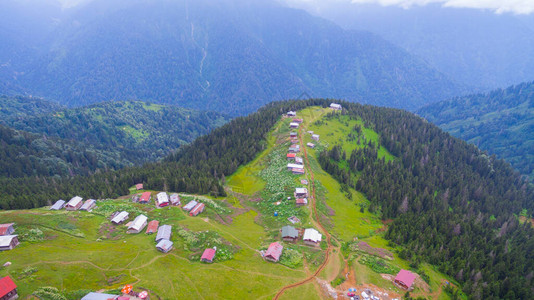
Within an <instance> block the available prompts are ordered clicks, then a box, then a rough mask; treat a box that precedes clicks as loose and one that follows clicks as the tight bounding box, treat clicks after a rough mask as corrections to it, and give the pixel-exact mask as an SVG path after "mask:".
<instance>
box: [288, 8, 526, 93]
mask: <svg viewBox="0 0 534 300" xmlns="http://www.w3.org/2000/svg"><path fill="white" fill-rule="evenodd" d="M285 1H287V2H293V4H294V5H296V6H297V7H303V6H306V5H307V3H308V1H291V0H285ZM354 2H361V1H354ZM427 2H431V1H427ZM436 2H437V1H436ZM307 9H308V10H309V11H310V12H312V13H313V14H316V15H318V16H321V17H324V18H327V19H329V20H332V21H333V22H336V23H338V24H340V25H341V26H343V27H344V28H348V29H354V30H367V31H370V32H373V33H376V34H378V35H380V36H381V37H383V38H385V39H386V40H388V41H390V42H392V43H394V44H395V45H399V46H401V47H402V48H404V49H406V51H408V52H409V53H411V54H413V55H416V56H418V57H420V58H422V59H424V60H425V61H426V62H428V63H429V64H430V65H432V66H433V67H435V68H436V69H437V70H439V71H440V72H443V73H444V74H447V75H448V76H450V77H451V78H455V79H456V80H458V81H460V82H463V83H465V84H468V85H471V86H476V87H481V88H484V89H486V90H490V89H495V88H498V87H499V88H502V87H506V86H509V85H512V84H516V83H518V82H523V81H530V80H532V78H534V59H533V57H532V55H531V53H533V52H534V27H533V26H532V24H534V16H533V15H532V14H530V15H520V14H513V13H495V12H494V11H492V10H489V9H487V10H482V9H473V8H459V7H444V6H443V5H442V4H441V3H425V5H411V6H410V7H409V8H405V7H400V6H396V5H390V6H388V5H380V4H371V3H351V1H335V2H331V1H312V4H311V5H308V7H307ZM384 20H387V22H385V21H384ZM511 53H513V55H511Z"/></svg>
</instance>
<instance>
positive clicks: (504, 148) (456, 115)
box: [417, 82, 534, 180]
mask: <svg viewBox="0 0 534 300" xmlns="http://www.w3.org/2000/svg"><path fill="white" fill-rule="evenodd" d="M417 113H418V114H419V115H421V116H423V117H424V118H426V119H427V120H428V121H430V122H432V123H434V124H436V125H438V126H439V127H441V128H442V129H443V130H445V131H448V132H450V133H451V134H452V135H454V136H456V137H458V138H461V139H463V140H466V141H467V142H469V143H472V144H475V145H477V147H479V148H480V149H483V150H487V151H488V152H489V153H492V154H496V155H497V156H498V157H499V158H503V159H505V160H507V161H508V162H510V163H511V164H512V166H513V167H514V168H516V169H517V170H519V172H521V174H523V175H526V176H528V177H530V179H531V180H532V179H534V136H533V135H532V133H533V132H534V82H529V83H522V84H518V85H515V86H511V87H508V88H506V89H499V90H495V91H492V92H489V93H486V94H476V95H470V96H465V97H459V98H454V99H452V100H448V101H442V102H438V103H435V104H431V105H429V106H426V107H423V108H422V109H420V110H418V111H417Z"/></svg>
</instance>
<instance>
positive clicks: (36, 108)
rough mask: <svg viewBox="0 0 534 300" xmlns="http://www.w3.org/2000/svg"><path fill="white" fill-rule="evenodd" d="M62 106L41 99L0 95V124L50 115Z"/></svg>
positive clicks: (62, 107)
mask: <svg viewBox="0 0 534 300" xmlns="http://www.w3.org/2000/svg"><path fill="white" fill-rule="evenodd" d="M61 109H65V107H64V106H62V105H60V104H58V103H55V102H51V101H46V100H44V99H41V98H31V97H23V96H12V97H10V96H6V95H0V123H1V124H8V123H9V122H13V121H15V120H19V119H25V118H28V117H31V116H38V115H42V114H48V113H52V112H55V111H58V110H61Z"/></svg>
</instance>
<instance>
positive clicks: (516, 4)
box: [58, 0, 534, 14]
mask: <svg viewBox="0 0 534 300" xmlns="http://www.w3.org/2000/svg"><path fill="white" fill-rule="evenodd" d="M58 1H59V2H61V3H62V4H63V5H64V6H65V7H70V6H75V5H77V4H79V3H81V2H88V1H91V0H58ZM213 1H217V0H213ZM282 2H288V3H303V2H304V3H306V4H308V5H312V6H313V5H317V6H325V5H328V4H329V3H335V2H352V3H356V4H358V3H368V4H369V3H370V4H380V5H383V6H389V5H395V6H400V7H403V8H410V7H411V6H414V5H426V4H430V3H440V4H441V5H443V6H444V7H458V8H477V9H489V10H491V11H494V12H496V13H514V14H531V13H534V0H282Z"/></svg>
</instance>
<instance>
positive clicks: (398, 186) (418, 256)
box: [320, 105, 534, 299]
mask: <svg viewBox="0 0 534 300" xmlns="http://www.w3.org/2000/svg"><path fill="white" fill-rule="evenodd" d="M344 107H347V109H346V110H344V113H346V114H348V115H350V116H351V117H352V118H355V119H360V120H362V121H363V122H364V123H365V126H366V127H370V128H372V129H373V130H375V131H377V132H378V133H379V134H380V145H382V146H384V147H386V148H387V149H388V150H389V151H390V152H391V153H392V154H393V155H395V156H396V157H398V159H395V160H393V161H391V162H386V161H385V160H384V159H378V155H377V153H378V146H379V145H376V144H374V143H372V142H369V144H368V146H367V147H365V148H363V149H357V150H355V151H354V152H352V153H341V150H340V147H339V146H334V147H333V149H332V150H330V151H325V152H323V153H321V155H320V164H321V166H322V167H323V169H325V170H326V171H327V172H329V173H330V174H332V175H334V176H335V177H336V178H337V179H338V180H339V181H340V182H342V183H343V184H346V185H348V186H351V187H353V188H355V189H356V190H358V191H361V192H363V193H364V194H365V195H366V196H367V198H368V199H369V200H370V205H369V207H368V210H369V211H371V212H376V213H379V214H380V215H381V216H382V218H383V219H384V220H386V219H393V220H394V221H393V223H392V224H391V226H390V227H389V230H388V231H387V233H386V238H387V239H389V240H390V241H391V242H392V243H394V244H398V245H401V246H403V247H404V250H402V251H401V252H400V253H399V255H400V256H401V257H402V258H406V259H409V260H410V261H411V262H412V265H414V266H417V265H418V264H419V263H420V262H422V261H427V262H430V263H432V264H434V265H437V266H439V270H440V271H441V272H443V273H445V274H448V275H450V276H452V277H454V278H456V279H457V280H458V281H459V282H460V283H462V285H463V291H464V292H465V293H467V294H468V295H470V296H471V297H473V298H474V299H532V297H534V289H533V287H534V286H533V282H532V277H533V275H534V236H533V235H534V230H533V229H532V228H531V225H530V224H529V223H528V222H526V223H524V224H521V223H520V222H519V220H518V215H519V213H520V212H522V211H523V214H527V215H530V217H532V214H533V212H534V188H533V186H532V184H530V183H528V182H527V181H525V180H523V179H521V177H520V176H519V174H518V173H517V172H516V171H514V170H513V169H512V168H511V166H510V165H509V164H508V163H506V162H505V161H503V160H500V159H497V158H496V157H495V156H487V155H486V154H485V153H483V152H482V151H480V150H479V149H477V148H476V147H475V146H473V145H469V144H467V143H465V142H464V141H461V140H458V139H456V138H454V137H452V136H450V135H449V134H447V133H445V132H443V131H441V130H440V129H439V128H437V127H436V126H433V125H431V124H428V123H426V122H424V120H422V119H420V118H418V117H417V116H415V115H413V114H410V113H407V112H404V111H399V110H393V109H386V108H371V107H361V106H358V105H345V106H344ZM330 117H331V118H336V117H337V116H335V115H332V116H330ZM354 133H355V134H356V135H357V138H361V130H358V128H355V130H354ZM523 209H526V213H525V210H523Z"/></svg>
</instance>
